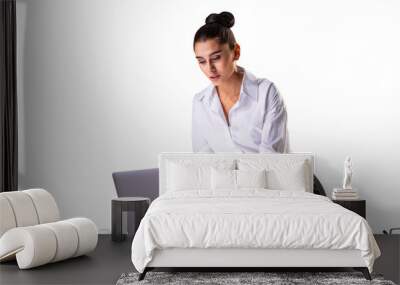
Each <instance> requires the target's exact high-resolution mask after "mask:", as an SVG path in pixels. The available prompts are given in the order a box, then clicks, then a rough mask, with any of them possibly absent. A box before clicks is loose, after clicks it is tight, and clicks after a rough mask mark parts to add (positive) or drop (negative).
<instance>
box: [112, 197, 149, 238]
mask: <svg viewBox="0 0 400 285" xmlns="http://www.w3.org/2000/svg"><path fill="white" fill-rule="evenodd" d="M149 205H150V198H145V197H120V198H114V199H112V200H111V238H112V240H113V241H123V240H125V235H123V234H122V212H129V211H133V212H134V215H135V232H136V230H137V229H138V227H139V224H140V221H141V220H142V218H143V217H144V214H145V213H146V211H147V209H148V208H149ZM129 222H130V221H129V220H128V223H129Z"/></svg>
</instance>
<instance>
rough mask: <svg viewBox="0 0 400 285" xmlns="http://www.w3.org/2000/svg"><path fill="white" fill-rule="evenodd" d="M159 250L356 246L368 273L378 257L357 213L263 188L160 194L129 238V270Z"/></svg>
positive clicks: (321, 200)
mask: <svg viewBox="0 0 400 285" xmlns="http://www.w3.org/2000/svg"><path fill="white" fill-rule="evenodd" d="M165 248H276V249H278V248H297V249H299V248H301V249H358V250H360V252H361V256H362V258H363V259H364V261H365V264H366V266H367V267H368V269H369V271H370V272H372V268H373V263H374V260H375V259H376V258H377V257H379V256H380V250H379V247H378V245H377V244H376V241H375V239H374V237H373V234H372V231H371V228H370V227H369V225H368V223H367V221H366V220H365V219H364V218H362V217H361V216H359V215H357V214H355V213H353V212H351V211H349V210H347V209H344V208H343V207H341V206H340V205H337V204H335V203H333V202H332V201H331V200H330V199H329V198H327V197H324V196H320V195H316V194H312V193H308V192H299V191H283V190H265V189H242V190H238V191H230V190H228V189H227V190H226V191H221V190H218V191H217V192H213V191H208V190H187V191H179V192H168V193H165V194H163V195H161V196H160V197H158V198H157V199H155V200H154V201H153V203H152V204H151V206H150V207H149V209H148V211H147V213H146V215H145V217H144V218H143V219H142V221H141V223H140V226H139V228H138V230H137V232H136V234H135V237H134V239H133V242H132V253H131V254H132V255H131V257H132V262H133V264H134V266H135V268H136V269H137V270H138V271H139V272H143V270H144V268H145V267H146V265H147V264H148V263H149V262H150V261H151V260H152V257H153V254H154V250H155V249H165Z"/></svg>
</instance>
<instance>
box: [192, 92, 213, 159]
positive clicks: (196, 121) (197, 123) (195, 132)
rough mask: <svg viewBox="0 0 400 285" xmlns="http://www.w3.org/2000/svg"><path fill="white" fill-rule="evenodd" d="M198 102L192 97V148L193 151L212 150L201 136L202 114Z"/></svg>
mask: <svg viewBox="0 0 400 285" xmlns="http://www.w3.org/2000/svg"><path fill="white" fill-rule="evenodd" d="M199 104H200V102H199V101H197V100H196V98H194V99H193V107H192V149H193V152H213V150H212V149H211V147H210V146H209V145H208V143H207V140H206V139H205V138H204V136H203V134H202V133H203V126H202V121H204V118H202V114H201V113H200V112H199V107H200V106H199Z"/></svg>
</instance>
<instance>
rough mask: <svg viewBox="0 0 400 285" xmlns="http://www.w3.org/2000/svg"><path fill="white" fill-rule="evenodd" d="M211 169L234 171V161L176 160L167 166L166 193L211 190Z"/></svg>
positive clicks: (169, 162)
mask: <svg viewBox="0 0 400 285" xmlns="http://www.w3.org/2000/svg"><path fill="white" fill-rule="evenodd" d="M211 168H214V169H231V170H233V169H235V160H233V159H227V160H225V159H221V160H208V159H196V160H193V159H187V160H186V159H176V160H171V161H168V164H167V191H184V190H193V189H211Z"/></svg>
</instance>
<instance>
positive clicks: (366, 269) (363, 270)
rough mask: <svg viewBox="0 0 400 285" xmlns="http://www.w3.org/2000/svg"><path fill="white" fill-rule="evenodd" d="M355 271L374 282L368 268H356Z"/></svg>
mask: <svg viewBox="0 0 400 285" xmlns="http://www.w3.org/2000/svg"><path fill="white" fill-rule="evenodd" d="M354 269H355V270H357V271H361V272H362V274H363V275H364V277H365V279H367V280H372V278H371V275H370V274H369V270H368V268H367V267H354Z"/></svg>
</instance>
